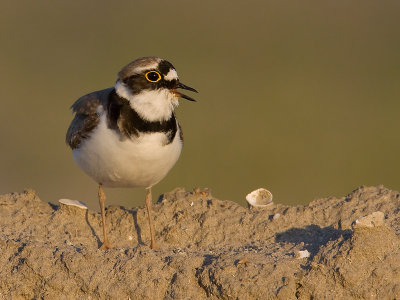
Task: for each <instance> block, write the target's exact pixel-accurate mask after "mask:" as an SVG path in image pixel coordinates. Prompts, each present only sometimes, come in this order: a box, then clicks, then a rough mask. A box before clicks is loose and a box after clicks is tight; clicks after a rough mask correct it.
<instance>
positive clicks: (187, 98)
mask: <svg viewBox="0 0 400 300" xmlns="http://www.w3.org/2000/svg"><path fill="white" fill-rule="evenodd" d="M176 88H178V89H184V90H188V91H192V92H195V93H198V91H196V90H195V89H194V88H191V87H190V86H187V85H184V84H183V83H180V82H179V83H178V84H177V86H176ZM175 95H177V96H178V97H181V98H184V99H186V100H189V101H195V102H196V100H195V99H193V98H192V97H189V96H186V95H185V94H182V93H181V92H178V91H177V90H175Z"/></svg>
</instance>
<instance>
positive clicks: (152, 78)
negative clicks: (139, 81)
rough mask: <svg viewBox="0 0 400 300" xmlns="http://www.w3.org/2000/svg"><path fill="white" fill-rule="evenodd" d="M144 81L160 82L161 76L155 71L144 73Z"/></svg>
mask: <svg viewBox="0 0 400 300" xmlns="http://www.w3.org/2000/svg"><path fill="white" fill-rule="evenodd" d="M145 76H146V79H147V80H148V81H150V82H157V81H160V80H161V75H160V73H158V72H156V71H150V72H147V73H146V75H145Z"/></svg>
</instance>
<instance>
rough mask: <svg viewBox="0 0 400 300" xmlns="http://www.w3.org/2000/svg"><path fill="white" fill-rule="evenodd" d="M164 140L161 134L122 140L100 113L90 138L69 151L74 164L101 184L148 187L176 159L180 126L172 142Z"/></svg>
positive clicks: (178, 149)
mask: <svg viewBox="0 0 400 300" xmlns="http://www.w3.org/2000/svg"><path fill="white" fill-rule="evenodd" d="M165 142H166V137H165V134H163V133H146V134H141V135H140V136H139V137H133V139H129V138H126V139H121V138H120V135H119V134H118V133H116V132H115V131H113V130H110V129H109V128H108V127H107V125H106V119H105V117H104V115H103V116H102V117H101V119H100V122H99V124H98V126H97V128H96V129H95V130H94V131H93V132H92V133H91V135H90V137H89V138H87V139H86V140H84V141H83V142H82V143H81V145H80V146H79V148H76V149H74V150H73V152H72V153H73V157H74V161H75V163H76V164H77V165H78V166H79V167H80V168H81V169H82V170H83V171H85V172H86V173H87V174H88V175H89V176H90V177H92V178H93V179H94V180H96V182H98V183H101V184H103V185H104V186H108V187H151V186H153V185H155V184H156V183H158V182H159V181H160V180H161V179H163V178H164V177H165V175H167V173H168V171H169V170H171V168H172V167H173V166H174V165H175V163H176V161H177V160H178V158H179V155H180V153H181V150H182V142H181V140H180V138H179V127H178V131H177V133H176V135H175V138H174V140H173V141H172V143H170V144H167V145H166V144H165Z"/></svg>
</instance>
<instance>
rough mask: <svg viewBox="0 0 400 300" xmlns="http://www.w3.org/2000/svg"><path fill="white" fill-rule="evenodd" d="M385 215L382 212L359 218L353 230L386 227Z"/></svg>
mask: <svg viewBox="0 0 400 300" xmlns="http://www.w3.org/2000/svg"><path fill="white" fill-rule="evenodd" d="M384 220H385V214H384V213H383V212H381V211H376V212H373V213H372V214H369V215H367V216H364V217H361V218H358V219H357V220H356V221H355V222H354V224H353V228H363V227H364V228H373V227H378V226H383V225H385V222H384Z"/></svg>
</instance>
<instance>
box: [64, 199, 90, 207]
mask: <svg viewBox="0 0 400 300" xmlns="http://www.w3.org/2000/svg"><path fill="white" fill-rule="evenodd" d="M58 202H60V203H61V204H64V205H68V206H76V207H78V208H81V209H87V206H86V204H85V203H83V202H81V201H78V200H71V199H60V200H58Z"/></svg>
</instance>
